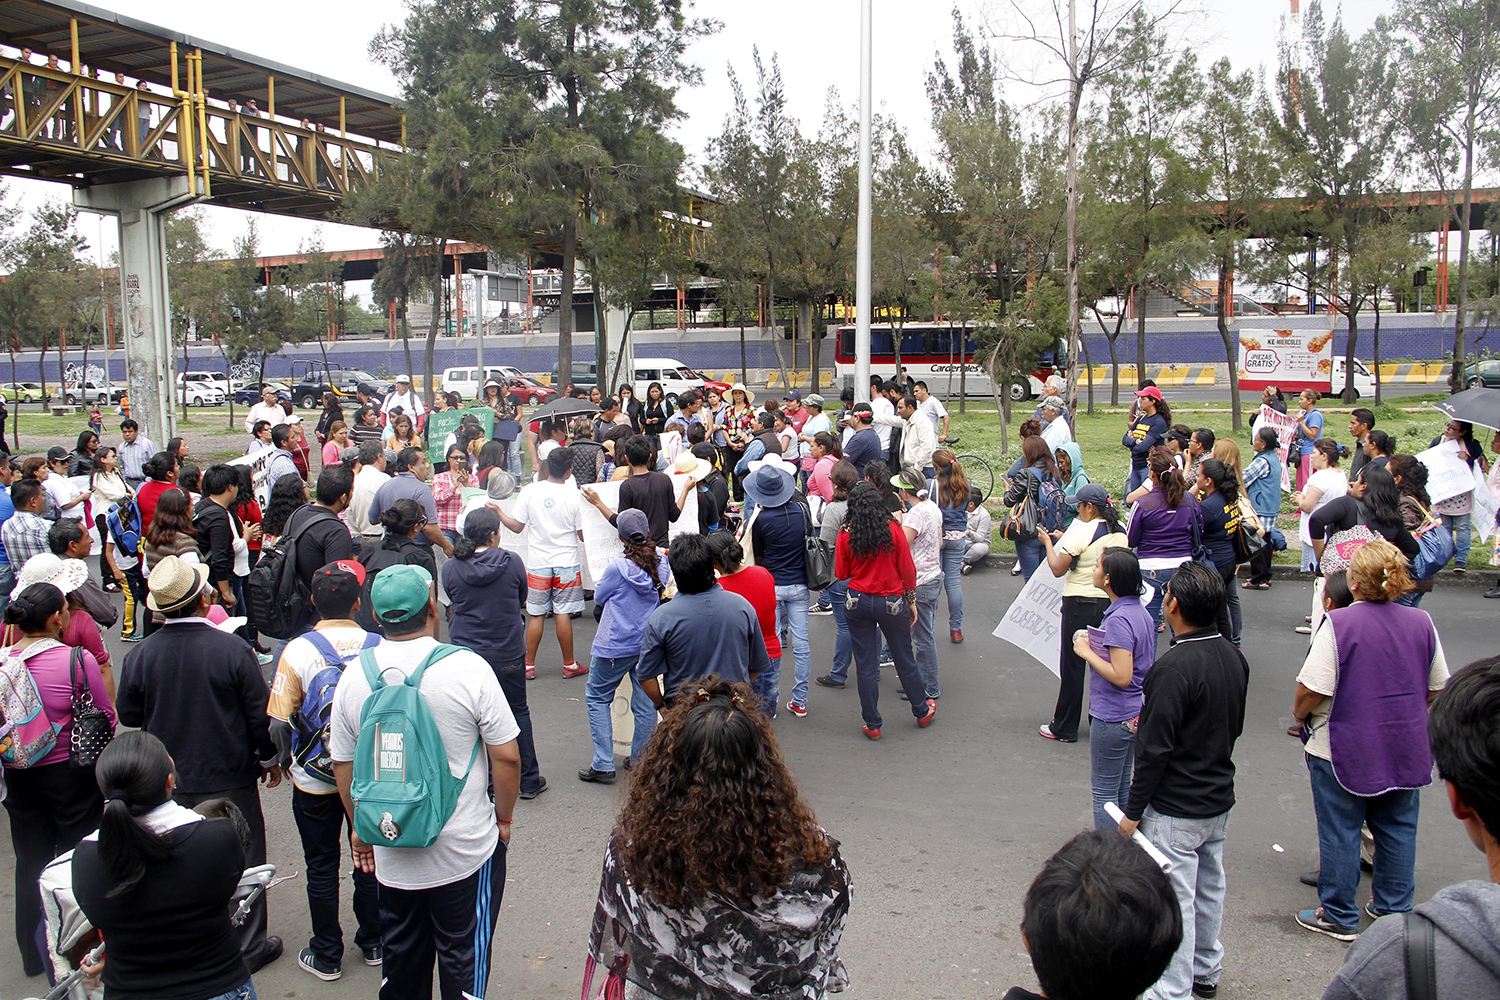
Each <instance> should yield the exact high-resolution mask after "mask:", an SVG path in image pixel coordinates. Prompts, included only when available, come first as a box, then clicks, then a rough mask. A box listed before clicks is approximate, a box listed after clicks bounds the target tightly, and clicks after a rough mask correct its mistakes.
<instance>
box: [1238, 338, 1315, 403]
mask: <svg viewBox="0 0 1500 1000" xmlns="http://www.w3.org/2000/svg"><path fill="white" fill-rule="evenodd" d="M1239 340H1240V365H1239V367H1240V371H1239V375H1240V387H1241V388H1243V389H1264V388H1265V387H1266V386H1268V385H1274V386H1277V387H1279V388H1282V389H1316V388H1326V387H1327V386H1328V385H1329V383H1330V381H1331V380H1332V378H1333V331H1332V330H1329V329H1327V328H1323V329H1311V330H1241V331H1240V333H1239Z"/></svg>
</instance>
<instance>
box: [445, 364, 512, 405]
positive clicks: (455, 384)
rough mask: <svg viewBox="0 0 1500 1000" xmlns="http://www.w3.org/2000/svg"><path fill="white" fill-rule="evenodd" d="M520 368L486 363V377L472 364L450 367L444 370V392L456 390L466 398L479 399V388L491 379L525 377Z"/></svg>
mask: <svg viewBox="0 0 1500 1000" xmlns="http://www.w3.org/2000/svg"><path fill="white" fill-rule="evenodd" d="M525 377H526V376H525V375H523V374H522V373H521V370H520V369H519V368H512V367H511V366H510V365H485V366H484V378H480V377H479V368H478V367H477V366H475V365H470V366H468V367H467V368H449V369H446V370H445V371H444V372H443V378H442V381H441V382H439V383H438V384H439V385H440V386H442V389H443V391H444V392H456V393H458V394H459V395H460V396H461V397H463V398H464V399H465V400H469V399H477V398H478V397H479V390H480V389H481V388H482V387H483V386H484V383H485V382H486V381H488V380H489V379H492V378H494V379H507V378H525Z"/></svg>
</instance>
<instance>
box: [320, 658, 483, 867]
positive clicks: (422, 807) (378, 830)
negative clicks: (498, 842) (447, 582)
mask: <svg viewBox="0 0 1500 1000" xmlns="http://www.w3.org/2000/svg"><path fill="white" fill-rule="evenodd" d="M459 651H460V647H458V646H452V645H448V644H446V643H440V644H439V645H438V647H437V648H436V649H434V650H433V651H432V652H431V653H429V654H427V658H426V659H425V660H423V661H422V663H421V665H420V666H418V667H417V669H416V670H414V671H412V673H411V674H410V676H408V677H406V678H405V679H404V682H403V683H401V684H395V685H388V684H386V682H385V677H384V674H383V672H382V671H381V670H380V668H379V667H377V666H376V665H375V657H374V650H370V649H367V650H365V651H364V652H362V653H360V654H359V664H360V666H361V667H363V668H364V671H365V677H366V679H368V680H369V682H370V696H369V697H368V698H367V699H365V704H364V708H363V709H362V710H361V711H360V720H359V741H358V742H357V743H356V744H355V747H354V776H353V781H352V783H351V786H350V790H349V792H350V798H352V799H353V800H354V832H355V833H357V834H359V839H360V840H363V841H364V842H365V843H367V844H372V845H375V846H378V847H428V846H431V844H432V843H433V842H434V841H435V840H437V839H438V835H439V834H441V833H442V832H443V827H444V825H446V824H447V822H448V817H450V816H452V815H453V810H454V808H455V807H456V806H457V805H458V794H459V792H461V791H462V790H463V787H464V782H465V781H467V780H468V777H469V771H471V770H473V768H474V761H475V760H476V759H478V757H479V744H480V743H481V742H483V740H482V738H476V739H475V741H474V752H473V753H472V754H470V755H469V766H468V767H467V768H465V769H464V773H463V775H462V777H454V776H453V771H452V770H451V769H450V768H449V767H448V751H447V749H446V748H445V747H444V746H443V737H442V734H440V733H439V732H438V727H437V720H436V719H434V718H433V717H432V710H431V709H430V708H428V707H427V700H426V699H425V698H423V697H422V693H421V691H420V690H418V689H419V688H420V687H421V684H422V675H423V674H425V673H426V672H427V668H428V667H430V666H432V665H433V664H434V663H436V662H437V661H438V660H441V659H442V658H443V657H445V656H448V655H450V654H452V653H457V652H459Z"/></svg>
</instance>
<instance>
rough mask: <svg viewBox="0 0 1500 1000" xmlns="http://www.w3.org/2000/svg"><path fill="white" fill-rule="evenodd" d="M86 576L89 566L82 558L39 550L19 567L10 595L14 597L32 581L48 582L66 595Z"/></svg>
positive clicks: (82, 581)
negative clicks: (67, 557)
mask: <svg viewBox="0 0 1500 1000" xmlns="http://www.w3.org/2000/svg"><path fill="white" fill-rule="evenodd" d="M88 578H89V568H88V565H87V564H86V563H85V562H84V561H83V560H82V559H64V558H62V557H61V556H56V555H53V554H52V553H51V552H39V553H37V554H36V555H34V556H32V557H31V558H30V559H28V560H26V563H25V565H23V566H22V567H21V572H20V573H19V574H17V576H16V585H15V587H13V588H12V589H11V592H10V596H11V598H12V599H14V598H15V596H16V595H17V594H19V593H20V592H21V591H23V590H25V589H26V588H27V587H29V586H31V585H32V584H33V583H50V584H52V586H54V587H56V588H57V589H58V590H60V591H62V592H63V594H64V595H67V594H71V593H72V592H73V591H75V590H77V589H78V588H79V587H81V586H83V583H84V581H85V580H87V579H88Z"/></svg>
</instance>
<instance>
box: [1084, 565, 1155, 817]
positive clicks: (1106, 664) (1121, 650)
mask: <svg viewBox="0 0 1500 1000" xmlns="http://www.w3.org/2000/svg"><path fill="white" fill-rule="evenodd" d="M1094 586H1096V587H1098V588H1099V589H1100V590H1102V591H1104V592H1105V593H1106V594H1108V595H1109V601H1110V603H1109V607H1108V608H1106V609H1105V610H1104V620H1103V621H1101V622H1100V623H1099V627H1100V628H1101V629H1102V630H1103V632H1104V650H1105V652H1106V653H1107V654H1108V656H1109V658H1108V659H1105V658H1104V657H1103V656H1101V655H1099V653H1097V652H1096V651H1095V650H1094V649H1093V647H1092V646H1090V645H1089V639H1088V636H1087V635H1086V634H1085V635H1080V636H1078V637H1077V638H1076V639H1074V640H1073V652H1075V653H1077V654H1078V655H1079V656H1080V657H1082V658H1083V659H1084V661H1085V662H1087V663H1088V665H1089V666H1090V667H1092V668H1093V669H1092V671H1091V672H1090V673H1089V757H1090V762H1091V767H1090V771H1091V783H1092V786H1093V790H1094V829H1096V830H1113V829H1115V827H1116V825H1117V824H1116V822H1115V821H1114V820H1112V819H1110V818H1109V816H1108V815H1107V814H1106V813H1105V812H1104V803H1106V802H1113V803H1115V804H1116V805H1120V803H1122V802H1124V801H1125V800H1126V799H1127V798H1129V796H1130V774H1131V762H1132V760H1133V758H1134V755H1135V731H1136V723H1137V721H1138V720H1139V718H1140V714H1141V686H1142V685H1143V684H1144V683H1145V682H1146V671H1148V670H1150V669H1151V664H1152V663H1153V662H1154V661H1155V660H1156V624H1155V622H1153V621H1152V620H1151V613H1150V612H1149V611H1147V610H1146V608H1145V606H1144V605H1142V604H1141V594H1142V593H1143V592H1144V587H1143V585H1142V582H1141V565H1140V561H1139V560H1138V559H1136V556H1135V553H1134V552H1132V551H1130V550H1129V549H1125V548H1108V549H1105V550H1104V555H1102V556H1101V557H1100V558H1099V561H1098V562H1097V563H1096V564H1095V565H1094ZM1121 808H1124V807H1123V806H1121Z"/></svg>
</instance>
